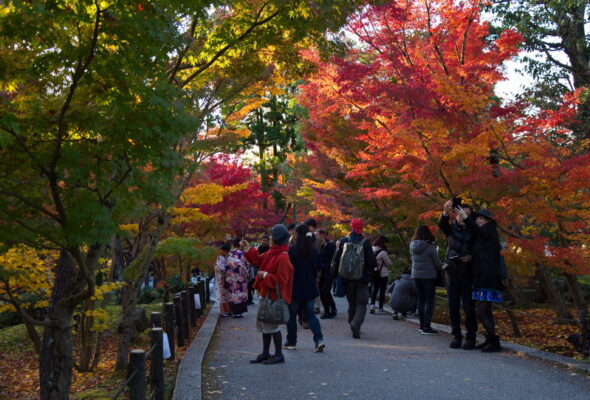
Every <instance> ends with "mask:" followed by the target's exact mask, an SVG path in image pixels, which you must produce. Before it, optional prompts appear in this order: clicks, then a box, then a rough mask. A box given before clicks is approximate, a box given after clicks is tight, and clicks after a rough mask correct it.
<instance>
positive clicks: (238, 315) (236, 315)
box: [234, 314, 244, 318]
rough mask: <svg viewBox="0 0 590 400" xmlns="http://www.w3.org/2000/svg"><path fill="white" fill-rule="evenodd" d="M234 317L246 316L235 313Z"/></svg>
mask: <svg viewBox="0 0 590 400" xmlns="http://www.w3.org/2000/svg"><path fill="white" fill-rule="evenodd" d="M234 318H244V316H243V315H242V314H234Z"/></svg>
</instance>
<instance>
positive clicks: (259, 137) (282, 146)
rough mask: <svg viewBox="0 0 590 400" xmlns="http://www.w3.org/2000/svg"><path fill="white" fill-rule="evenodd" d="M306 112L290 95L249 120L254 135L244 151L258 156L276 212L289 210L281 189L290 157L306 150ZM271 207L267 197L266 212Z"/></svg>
mask: <svg viewBox="0 0 590 400" xmlns="http://www.w3.org/2000/svg"><path fill="white" fill-rule="evenodd" d="M290 91H291V92H292V91H293V89H291V90H290ZM303 112H304V110H303V108H302V107H301V106H300V105H299V104H297V102H296V101H295V99H294V98H292V97H290V96H289V93H288V92H287V93H285V94H284V95H271V96H269V97H268V99H267V101H266V102H265V103H263V104H262V106H261V107H259V108H257V109H255V110H254V111H252V112H251V113H250V114H249V115H248V117H247V118H246V120H245V126H246V127H247V129H248V130H249V132H250V134H249V135H248V136H247V137H246V138H245V139H244V140H243V141H242V147H243V148H245V149H247V150H251V151H253V152H254V154H255V156H256V158H257V160H256V162H255V164H254V165H255V167H256V169H257V170H258V172H259V174H260V186H261V189H262V191H263V192H264V193H269V194H270V195H271V196H272V197H273V199H274V203H275V210H276V211H278V210H284V209H285V207H286V204H285V201H284V200H285V197H284V195H283V194H282V193H281V191H280V190H279V185H280V183H281V182H280V181H281V180H282V182H283V183H284V181H285V178H286V174H285V173H284V172H286V171H285V170H286V168H287V165H286V161H287V156H288V155H289V154H291V153H296V152H299V151H303V150H304V149H305V145H304V143H303V139H302V138H301V135H300V134H299V119H300V116H301V115H302V114H303ZM280 178H283V179H280ZM267 207H268V205H267V200H266V197H265V198H264V204H263V208H267Z"/></svg>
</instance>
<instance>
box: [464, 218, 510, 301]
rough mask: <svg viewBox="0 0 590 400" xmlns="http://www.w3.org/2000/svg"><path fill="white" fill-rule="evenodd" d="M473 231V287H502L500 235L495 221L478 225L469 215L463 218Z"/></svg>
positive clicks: (500, 288) (499, 288) (498, 288)
mask: <svg viewBox="0 0 590 400" xmlns="http://www.w3.org/2000/svg"><path fill="white" fill-rule="evenodd" d="M465 223H466V224H467V226H468V227H469V229H470V230H471V231H472V232H473V235H474V238H475V239H474V242H473V249H472V252H471V257H473V260H472V262H473V287H474V288H480V289H497V290H502V289H504V285H503V284H502V279H501V278H500V249H501V248H500V237H499V235H498V228H497V226H496V222H494V221H490V222H488V223H487V224H485V225H484V226H482V227H480V226H478V225H477V224H476V223H475V221H474V220H473V219H472V218H471V217H469V218H467V219H466V220H465Z"/></svg>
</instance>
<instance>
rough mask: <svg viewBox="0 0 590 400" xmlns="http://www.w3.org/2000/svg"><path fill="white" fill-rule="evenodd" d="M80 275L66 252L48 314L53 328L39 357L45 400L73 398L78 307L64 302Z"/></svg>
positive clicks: (47, 331) (63, 255) (62, 257)
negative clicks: (73, 345) (75, 315)
mask: <svg viewBox="0 0 590 400" xmlns="http://www.w3.org/2000/svg"><path fill="white" fill-rule="evenodd" d="M76 275H77V271H76V268H75V265H74V260H73V258H72V256H71V255H70V253H68V252H67V251H65V250H62V251H61V254H60V257H59V261H58V263H57V267H56V269H55V284H54V287H53V293H52V294H51V301H50V304H49V310H48V320H51V321H52V322H53V324H52V326H47V327H45V330H44V332H43V343H42V347H41V354H40V356H39V381H40V382H39V383H40V388H41V399H42V400H66V399H69V397H70V385H71V382H72V367H73V354H72V319H73V314H74V307H73V306H72V305H69V304H65V303H64V302H63V301H60V300H62V299H64V298H65V297H66V296H67V295H69V294H71V293H73V292H74V291H75V290H76V286H78V285H77V282H76V281H75V278H76Z"/></svg>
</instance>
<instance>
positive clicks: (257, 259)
mask: <svg viewBox="0 0 590 400" xmlns="http://www.w3.org/2000/svg"><path fill="white" fill-rule="evenodd" d="M244 257H246V260H248V262H249V263H250V264H252V265H256V266H257V267H260V264H262V257H261V256H260V254H259V253H258V250H256V249H255V248H254V247H250V250H248V252H247V253H245V254H244Z"/></svg>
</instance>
